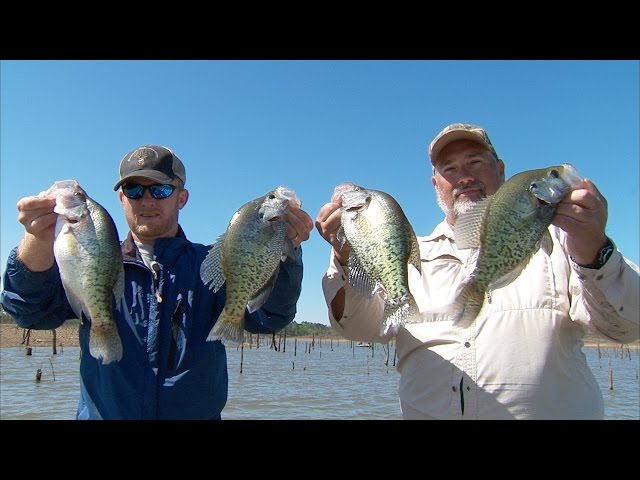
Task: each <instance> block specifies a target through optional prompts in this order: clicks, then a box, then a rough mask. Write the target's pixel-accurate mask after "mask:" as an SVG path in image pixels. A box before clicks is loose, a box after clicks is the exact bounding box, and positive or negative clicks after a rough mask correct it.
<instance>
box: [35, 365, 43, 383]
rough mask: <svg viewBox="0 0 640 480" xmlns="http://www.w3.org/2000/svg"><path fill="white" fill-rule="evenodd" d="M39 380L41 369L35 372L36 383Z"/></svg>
mask: <svg viewBox="0 0 640 480" xmlns="http://www.w3.org/2000/svg"><path fill="white" fill-rule="evenodd" d="M41 378H42V369H41V368H39V369H38V370H36V382H39V381H40V379H41Z"/></svg>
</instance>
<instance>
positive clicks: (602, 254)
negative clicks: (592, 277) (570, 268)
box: [578, 237, 615, 270]
mask: <svg viewBox="0 0 640 480" xmlns="http://www.w3.org/2000/svg"><path fill="white" fill-rule="evenodd" d="M614 248H615V247H614V246H613V242H612V241H611V239H610V238H609V237H607V241H606V243H605V244H604V245H603V247H602V248H601V249H600V250H599V251H598V254H597V255H596V261H595V262H593V263H590V264H589V265H580V264H579V263H578V265H580V266H581V267H582V268H593V269H595V270H598V269H600V268H602V266H603V265H604V264H605V263H607V260H609V257H610V256H611V254H612V253H613V249H614Z"/></svg>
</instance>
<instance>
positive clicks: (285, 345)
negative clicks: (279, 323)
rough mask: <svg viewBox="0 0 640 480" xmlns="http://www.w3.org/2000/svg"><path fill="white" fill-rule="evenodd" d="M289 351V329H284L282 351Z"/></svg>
mask: <svg viewBox="0 0 640 480" xmlns="http://www.w3.org/2000/svg"><path fill="white" fill-rule="evenodd" d="M286 351H287V329H286V328H285V329H284V339H283V343H282V353H285V352H286Z"/></svg>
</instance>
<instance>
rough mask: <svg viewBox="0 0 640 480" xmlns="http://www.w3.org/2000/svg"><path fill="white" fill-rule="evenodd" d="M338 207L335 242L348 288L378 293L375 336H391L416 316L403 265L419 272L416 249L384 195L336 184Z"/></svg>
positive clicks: (403, 222)
mask: <svg viewBox="0 0 640 480" xmlns="http://www.w3.org/2000/svg"><path fill="white" fill-rule="evenodd" d="M332 201H333V202H335V203H341V205H342V206H341V210H342V225H341V227H340V228H339V230H338V232H337V238H338V240H339V241H340V243H341V244H342V245H344V243H345V242H347V241H348V242H349V245H350V246H351V253H350V254H349V284H350V285H351V286H352V287H353V289H354V290H355V291H356V292H358V293H360V294H361V295H363V296H365V297H371V296H373V295H374V293H375V292H376V291H377V290H378V289H380V288H382V290H383V291H384V297H385V306H384V323H383V326H382V330H381V333H382V334H383V335H388V334H391V335H394V334H395V333H397V330H398V328H399V327H400V326H401V325H403V324H404V323H407V322H414V321H417V319H418V317H419V315H420V313H419V309H418V306H417V305H416V302H415V299H414V298H413V295H412V294H411V292H410V291H409V265H413V266H414V267H415V268H416V269H417V270H418V271H419V272H421V271H422V270H421V265H420V250H419V247H418V240H417V238H416V234H415V232H414V231H413V227H412V226H411V224H410V223H409V221H408V220H407V217H406V216H405V214H404V211H403V210H402V208H401V207H400V205H399V204H398V202H397V201H396V200H395V199H394V198H393V197H392V196H391V195H389V194H388V193H385V192H382V191H380V190H372V189H368V188H363V187H359V186H357V185H354V184H352V183H348V182H347V183H343V184H340V185H338V186H337V187H336V188H335V190H334V194H333V197H332Z"/></svg>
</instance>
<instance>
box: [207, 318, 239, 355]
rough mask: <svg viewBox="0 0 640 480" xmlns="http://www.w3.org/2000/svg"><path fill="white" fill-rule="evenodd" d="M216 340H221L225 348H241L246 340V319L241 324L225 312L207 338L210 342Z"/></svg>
mask: <svg viewBox="0 0 640 480" xmlns="http://www.w3.org/2000/svg"><path fill="white" fill-rule="evenodd" d="M214 340H220V341H221V342H222V343H223V344H224V346H225V347H238V346H240V344H241V343H242V341H243V340H244V318H243V319H242V321H241V322H238V321H234V320H232V319H230V318H229V317H228V316H226V315H225V313H224V311H223V312H222V314H220V317H219V318H218V321H217V322H216V323H215V325H214V326H213V328H212V329H211V331H210V332H209V336H208V337H207V341H208V342H211V341H214Z"/></svg>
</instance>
